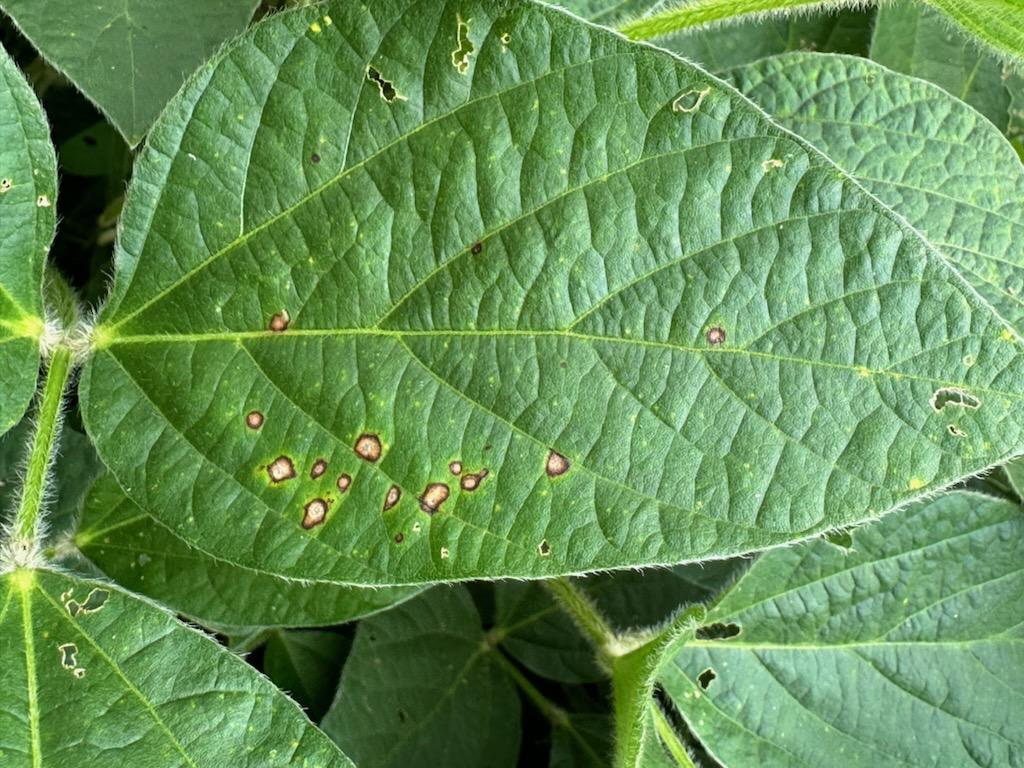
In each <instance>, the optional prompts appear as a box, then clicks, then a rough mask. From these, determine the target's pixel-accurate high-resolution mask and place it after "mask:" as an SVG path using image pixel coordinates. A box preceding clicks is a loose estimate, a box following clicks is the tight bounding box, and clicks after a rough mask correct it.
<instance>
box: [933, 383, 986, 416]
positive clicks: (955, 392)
mask: <svg viewBox="0 0 1024 768" xmlns="http://www.w3.org/2000/svg"><path fill="white" fill-rule="evenodd" d="M928 402H929V403H930V404H931V406H932V409H933V410H935V411H941V410H942V409H943V408H945V407H946V406H947V405H949V406H953V407H955V408H970V409H971V410H974V409H976V408H980V407H981V400H979V399H978V398H976V397H975V396H974V395H972V394H971V393H970V392H968V391H967V390H965V389H960V387H940V388H939V389H937V390H935V394H933V395H932V397H931V399H930V400H929V401H928Z"/></svg>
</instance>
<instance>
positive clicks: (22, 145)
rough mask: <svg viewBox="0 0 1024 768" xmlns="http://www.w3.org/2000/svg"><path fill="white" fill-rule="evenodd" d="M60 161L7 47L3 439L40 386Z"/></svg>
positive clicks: (0, 339) (0, 119) (1, 273)
mask: <svg viewBox="0 0 1024 768" xmlns="http://www.w3.org/2000/svg"><path fill="white" fill-rule="evenodd" d="M56 198H57V160H56V157H55V156H54V153H53V145H52V144H51V143H50V128H49V126H48V125H47V124H46V118H45V117H44V116H43V110H42V107H40V106H39V102H38V101H37V100H36V97H35V94H33V93H32V89H31V88H30V87H29V85H28V83H27V82H25V78H24V77H23V76H22V74H21V72H19V71H18V68H17V67H16V66H15V65H14V62H13V61H11V59H10V57H9V56H8V55H7V53H6V51H4V50H3V49H0V435H2V434H3V433H4V432H6V431H7V430H8V429H10V428H11V427H13V426H14V425H15V424H17V423H18V420H19V419H20V418H21V417H22V415H23V414H24V413H25V409H26V408H27V407H28V403H29V400H30V399H31V398H32V393H33V392H34V391H35V387H36V375H37V373H38V370H39V344H38V341H37V339H38V337H39V335H40V333H41V332H42V327H43V320H42V317H43V306H42V305H43V300H42V284H43V265H44V264H45V263H46V254H47V251H48V250H49V247H50V240H52V239H53V232H54V226H55V223H56V218H55V213H54V211H55V209H54V206H55V205H56V202H57V199H56Z"/></svg>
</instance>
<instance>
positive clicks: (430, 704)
mask: <svg viewBox="0 0 1024 768" xmlns="http://www.w3.org/2000/svg"><path fill="white" fill-rule="evenodd" d="M494 653H496V651H495V650H494V648H493V646H492V645H491V644H489V643H488V642H487V641H486V640H485V637H484V633H483V630H482V629H481V627H480V615H479V614H478V613H477V610H476V608H475V607H474V606H473V601H472V599H471V598H470V596H469V592H468V591H467V590H466V589H465V587H462V586H455V587H437V588H435V589H432V590H430V591H429V592H427V593H426V594H424V595H422V596H420V597H418V598H416V599H415V600H410V601H409V602H408V603H405V604H404V605H401V606H399V607H398V608H396V609H394V610H392V611H388V612H387V613H383V614H381V615H380V616H374V617H372V618H369V619H366V620H365V621H363V622H361V623H360V624H359V628H358V629H357V630H356V639H355V643H354V644H353V646H352V652H351V653H350V654H349V657H348V661H347V662H346V663H345V669H344V671H343V673H342V678H341V684H340V686H339V687H338V695H337V698H336V699H335V700H334V704H333V705H332V706H331V709H330V711H329V712H328V713H327V715H326V716H325V717H324V720H323V723H322V724H321V725H322V727H323V729H324V731H325V732H326V733H327V734H328V735H329V736H330V737H331V738H332V739H334V740H335V741H336V742H337V743H338V744H340V745H341V746H342V749H344V750H345V751H346V752H347V753H348V754H350V755H352V757H353V759H354V760H355V761H356V763H357V764H358V765H359V766H360V768H374V767H375V766H401V767H402V768H417V766H426V767H428V768H434V766H438V765H444V766H451V768H462V767H463V766H465V767H466V768H470V767H475V766H479V765H488V766H495V768H500V766H513V765H515V764H516V754H517V752H518V751H519V735H520V734H519V697H518V694H517V692H516V689H515V686H514V685H513V683H512V681H511V680H510V679H509V678H508V676H507V675H506V673H505V671H504V670H503V669H502V667H501V665H500V664H499V663H498V662H496V661H495V659H494V658H493V654H494Z"/></svg>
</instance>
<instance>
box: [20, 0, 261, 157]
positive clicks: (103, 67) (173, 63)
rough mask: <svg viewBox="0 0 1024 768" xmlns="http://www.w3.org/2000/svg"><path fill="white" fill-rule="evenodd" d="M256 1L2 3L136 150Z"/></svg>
mask: <svg viewBox="0 0 1024 768" xmlns="http://www.w3.org/2000/svg"><path fill="white" fill-rule="evenodd" d="M258 4H259V1H258V0H217V2H207V0H178V2H174V3H167V2H163V0H123V1H122V2H119V3H108V2H97V1H96V0H0V10H2V11H4V12H5V13H7V14H8V15H9V16H10V17H11V19H13V20H14V22H15V24H17V26H18V28H19V29H20V30H21V32H22V33H23V34H24V35H25V36H26V37H27V38H28V39H29V40H31V41H32V44H33V45H35V46H36V48H38V49H39V51H40V53H42V54H43V56H45V57H46V59H47V60H48V61H49V62H50V63H51V64H52V65H53V66H54V67H55V68H57V69H59V70H60V71H61V72H64V73H65V74H66V75H67V76H68V77H69V78H70V79H71V80H72V82H74V83H75V85H77V86H78V88H79V89H81V91H82V92H83V93H84V94H85V95H86V96H88V97H89V98H90V99H92V100H93V101H94V102H95V103H96V105H97V106H98V107H99V108H100V109H101V110H102V111H103V112H104V113H105V114H106V115H107V116H108V117H109V118H110V121H111V123H113V124H114V125H115V126H116V127H117V129H118V130H119V131H120V132H121V133H122V134H123V135H124V137H125V138H126V139H127V140H128V141H129V143H131V144H133V145H134V144H137V143H138V142H139V140H140V139H141V138H142V137H143V136H144V135H145V133H146V130H147V129H148V128H149V126H150V124H151V123H152V122H153V120H155V119H156V116H157V115H158V114H159V113H160V111H161V110H162V109H163V108H164V106H165V105H166V104H167V101H168V100H169V99H170V98H171V96H173V95H174V92H175V91H177V90H178V88H179V87H180V86H181V83H182V81H183V80H184V79H185V77H186V76H187V75H188V74H190V73H191V72H192V70H194V69H195V68H196V67H198V66H199V64H200V63H201V62H202V61H203V60H204V59H205V58H206V57H207V56H209V55H210V54H212V53H213V52H214V51H215V50H216V49H217V47H218V46H220V45H221V44H223V42H224V41H225V40H227V39H228V38H230V37H231V36H232V35H234V34H236V33H238V32H240V31H241V30H242V29H244V28H245V25H246V24H247V23H248V22H249V19H251V18H252V14H253V11H254V10H255V9H256V6H257V5H258Z"/></svg>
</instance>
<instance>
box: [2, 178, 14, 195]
mask: <svg viewBox="0 0 1024 768" xmlns="http://www.w3.org/2000/svg"><path fill="white" fill-rule="evenodd" d="M13 186H14V184H13V183H12V182H11V180H10V179H0V195H2V194H3V193H4V192H10V191H11V187H13Z"/></svg>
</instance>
